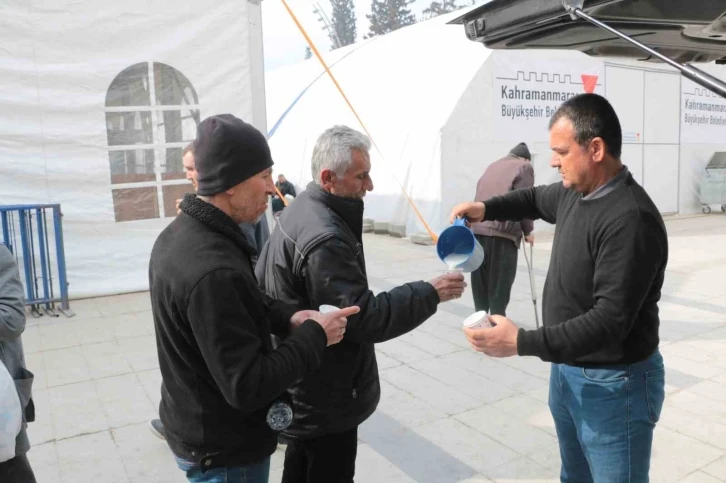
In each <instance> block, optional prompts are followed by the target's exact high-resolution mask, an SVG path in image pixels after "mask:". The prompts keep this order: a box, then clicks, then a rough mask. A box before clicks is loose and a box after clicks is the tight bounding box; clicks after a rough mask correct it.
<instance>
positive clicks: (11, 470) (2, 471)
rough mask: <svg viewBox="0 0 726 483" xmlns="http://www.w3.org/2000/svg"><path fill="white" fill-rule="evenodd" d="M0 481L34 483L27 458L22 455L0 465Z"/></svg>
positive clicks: (6, 482) (4, 482) (33, 476)
mask: <svg viewBox="0 0 726 483" xmlns="http://www.w3.org/2000/svg"><path fill="white" fill-rule="evenodd" d="M0 481H2V483H36V482H35V475H34V474H33V469H32V468H31V467H30V461H28V457H27V456H26V455H25V454H22V455H19V456H16V457H15V458H13V459H11V460H8V461H5V462H3V463H0Z"/></svg>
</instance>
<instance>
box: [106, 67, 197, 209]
mask: <svg viewBox="0 0 726 483" xmlns="http://www.w3.org/2000/svg"><path fill="white" fill-rule="evenodd" d="M198 124H199V99H198V98H197V93H196V91H195V90H194V87H193V86H192V84H191V83H190V82H189V79H187V78H186V77H185V76H184V75H183V74H182V73H181V72H179V71H178V70H176V69H174V68H173V67H170V66H168V65H166V64H162V63H159V62H144V63H140V64H135V65H132V66H131V67H128V68H127V69H125V70H123V71H122V72H121V73H120V74H119V75H117V76H116V78H115V79H114V80H113V82H111V86H110V87H109V88H108V92H107V93H106V133H107V135H108V161H109V165H110V170H111V185H112V189H111V192H112V195H113V207H114V214H115V217H116V222H122V221H133V220H145V219H150V218H159V217H161V218H163V217H167V216H175V215H176V209H175V201H176V200H177V199H178V198H181V197H182V196H183V195H184V193H187V192H189V191H192V187H191V184H190V183H189V182H188V181H186V179H185V174H184V167H183V166H182V150H183V149H184V146H186V145H187V144H188V143H189V142H191V141H192V140H194V138H195V137H196V133H197V125H198Z"/></svg>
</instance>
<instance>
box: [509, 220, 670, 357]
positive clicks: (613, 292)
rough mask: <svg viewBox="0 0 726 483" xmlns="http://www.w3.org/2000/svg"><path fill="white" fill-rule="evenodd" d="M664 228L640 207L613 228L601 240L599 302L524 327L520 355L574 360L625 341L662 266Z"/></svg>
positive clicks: (597, 270) (595, 284) (597, 265)
mask: <svg viewBox="0 0 726 483" xmlns="http://www.w3.org/2000/svg"><path fill="white" fill-rule="evenodd" d="M661 233H662V231H661V230H659V228H658V223H657V221H656V219H655V218H654V217H653V216H652V215H651V214H641V213H640V212H637V211H634V212H632V213H630V214H629V215H627V216H625V217H623V218H621V219H620V220H619V222H618V223H616V224H614V225H613V226H612V227H611V228H609V229H608V230H607V231H606V232H605V233H604V234H603V235H602V239H601V241H600V242H599V243H598V246H597V253H596V257H595V276H594V280H593V295H594V300H595V305H594V306H593V307H592V308H591V309H590V310H589V311H587V312H585V313H584V314H582V315H580V316H577V317H575V318H573V319H570V320H567V321H565V322H563V323H561V324H557V325H553V326H548V327H541V328H540V329H538V330H524V329H520V330H519V333H518V337H517V351H518V353H519V355H522V356H537V357H539V358H541V359H542V360H544V361H551V362H570V361H573V360H576V359H577V358H579V357H582V356H585V355H588V354H591V353H594V352H597V351H598V350H600V349H603V348H605V347H608V346H609V345H612V344H613V343H615V342H619V341H622V340H623V339H624V338H625V337H626V336H627V334H628V333H629V332H630V330H631V328H632V327H633V324H634V322H635V321H636V318H637V316H638V313H639V311H640V309H641V306H642V305H643V302H644V300H645V299H646V297H647V296H648V295H649V291H650V289H651V287H652V286H653V280H654V279H655V277H656V276H658V274H659V273H660V271H661V270H662V268H663V266H662V265H663V263H664V260H665V256H666V250H667V248H666V246H665V245H664V241H663V240H662V239H661V236H660V234H661ZM550 303H554V302H553V301H551V302H550Z"/></svg>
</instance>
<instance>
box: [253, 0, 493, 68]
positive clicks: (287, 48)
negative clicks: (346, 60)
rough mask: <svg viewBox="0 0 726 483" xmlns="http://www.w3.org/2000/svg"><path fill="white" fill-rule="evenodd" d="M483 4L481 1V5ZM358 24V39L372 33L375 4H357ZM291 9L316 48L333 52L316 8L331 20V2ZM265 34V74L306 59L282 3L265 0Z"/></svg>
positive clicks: (421, 5)
mask: <svg viewBox="0 0 726 483" xmlns="http://www.w3.org/2000/svg"><path fill="white" fill-rule="evenodd" d="M480 1H481V0H479V1H477V3H480ZM353 2H354V4H355V8H356V21H357V23H358V32H357V34H358V39H359V40H360V39H362V38H363V36H364V35H365V34H367V33H368V27H369V24H368V19H367V18H366V14H368V13H370V11H371V0H353ZM287 3H288V5H289V6H290V8H291V9H292V11H293V12H294V13H295V15H296V16H297V18H298V20H299V21H300V23H301V24H302V25H303V27H304V28H305V30H306V31H307V33H308V35H309V36H310V37H311V39H312V41H313V42H314V43H315V46H316V47H317V48H318V50H320V51H321V52H324V51H328V50H330V40H329V39H328V37H327V35H326V34H325V32H323V30H322V23H320V22H318V21H317V16H316V15H315V14H314V13H313V8H314V7H315V5H316V4H319V5H320V7H321V8H323V9H324V10H325V11H326V12H327V14H328V16H330V11H331V7H330V1H329V0H287ZM470 3H471V0H458V2H457V4H458V5H469V4H470ZM430 4H431V0H415V2H414V3H412V4H411V6H410V8H411V11H412V12H413V13H415V14H416V17H417V18H419V17H420V14H421V12H422V11H423V10H424V9H425V8H426V7H428V6H429V5H430ZM262 32H263V36H264V49H265V70H267V71H271V70H274V69H277V68H279V67H282V66H284V65H287V64H293V63H296V62H299V61H301V60H303V59H304V58H305V46H306V45H307V42H305V38H304V37H303V36H302V34H301V33H300V30H299V29H298V28H297V26H296V25H295V23H294V22H293V20H292V18H291V17H290V15H289V14H288V13H287V10H285V6H284V5H283V4H282V2H281V1H280V0H264V1H263V2H262Z"/></svg>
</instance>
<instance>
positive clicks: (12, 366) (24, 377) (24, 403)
mask: <svg viewBox="0 0 726 483" xmlns="http://www.w3.org/2000/svg"><path fill="white" fill-rule="evenodd" d="M24 330H25V305H24V303H23V284H22V282H21V281H20V272H19V271H18V264H17V263H15V258H13V254H12V252H10V250H9V249H8V247H6V246H5V245H3V244H0V364H3V365H5V367H6V368H7V370H8V372H9V373H10V377H12V378H13V380H14V381H15V387H16V389H17V390H18V397H19V399H20V405H21V408H22V410H23V425H22V429H21V431H20V434H18V436H17V438H15V457H14V458H11V459H9V460H8V461H4V462H2V463H0V481H1V482H2V483H35V476H34V475H33V470H32V468H31V467H30V462H29V461H28V456H27V453H28V450H30V441H28V434H27V432H26V427H27V422H29V421H33V420H35V409H34V406H33V403H32V400H31V386H32V384H33V373H31V372H30V371H28V370H27V369H26V368H25V354H24V353H23V342H22V339H21V334H22V333H23V331H24Z"/></svg>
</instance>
